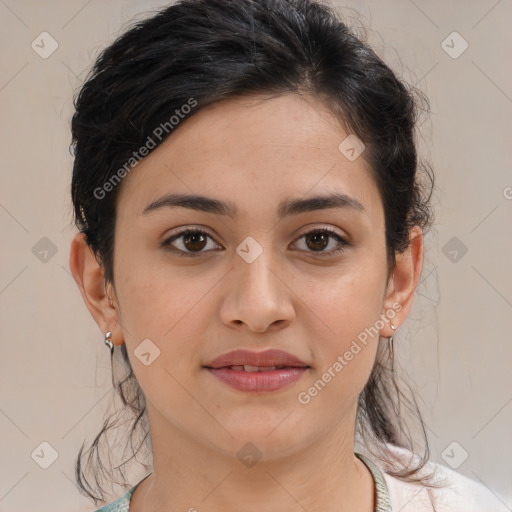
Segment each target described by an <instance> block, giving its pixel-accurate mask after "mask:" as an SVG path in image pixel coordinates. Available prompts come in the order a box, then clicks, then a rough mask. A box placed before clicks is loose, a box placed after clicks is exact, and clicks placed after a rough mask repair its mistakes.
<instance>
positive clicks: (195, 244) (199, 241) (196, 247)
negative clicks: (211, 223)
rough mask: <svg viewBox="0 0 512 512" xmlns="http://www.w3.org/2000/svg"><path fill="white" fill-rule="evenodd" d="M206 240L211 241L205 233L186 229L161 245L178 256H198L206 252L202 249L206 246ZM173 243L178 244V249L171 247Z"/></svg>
mask: <svg viewBox="0 0 512 512" xmlns="http://www.w3.org/2000/svg"><path fill="white" fill-rule="evenodd" d="M208 239H211V240H212V238H211V237H210V235H209V234H208V233H206V232H205V231H200V230H197V229H187V230H185V231H181V232H180V233H177V234H176V235H173V236H172V237H170V238H168V239H167V240H166V241H165V242H163V244H162V245H163V246H165V247H168V248H169V249H170V250H171V251H173V252H176V253H178V254H179V255H180V256H196V255H197V256H198V255H200V254H201V253H203V252H207V251H205V250H203V249H204V248H205V247H206V246H207V245H208ZM174 241H178V242H180V243H179V244H178V245H179V246H180V247H176V245H173V242H174Z"/></svg>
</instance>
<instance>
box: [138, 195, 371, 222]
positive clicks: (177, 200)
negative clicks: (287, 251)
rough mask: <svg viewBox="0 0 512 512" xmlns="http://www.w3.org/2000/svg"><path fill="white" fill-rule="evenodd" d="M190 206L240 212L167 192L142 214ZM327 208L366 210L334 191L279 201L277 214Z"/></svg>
mask: <svg viewBox="0 0 512 512" xmlns="http://www.w3.org/2000/svg"><path fill="white" fill-rule="evenodd" d="M174 207H181V208H190V209H191V210H197V211H200V212H205V213H214V214H216V215H226V216H228V217H230V218H234V217H236V216H237V214H238V208H237V207H236V205H235V204H234V203H232V202H230V201H220V200H218V199H213V198H211V197H205V196H200V195H191V194H166V195H164V196H162V197H160V198H159V199H156V200H155V201H153V202H151V203H150V204H148V205H147V206H146V207H145V208H144V210H143V211H142V215H146V214H148V213H150V212H153V211H156V210H160V209H162V208H174ZM327 208H352V209H354V210H357V211H360V212H366V210H365V209H364V206H363V205H362V204H361V203H360V202H359V201H357V200H356V199H354V198H353V197H350V196H348V195H346V194H339V193H333V194H329V195H325V196H315V197H309V198H307V199H292V200H290V199H288V200H285V201H282V202H281V203H279V206H278V208H277V215H278V218H279V219H282V218H283V217H286V216H288V215H297V214H300V213H305V212H311V211H315V210H324V209H327Z"/></svg>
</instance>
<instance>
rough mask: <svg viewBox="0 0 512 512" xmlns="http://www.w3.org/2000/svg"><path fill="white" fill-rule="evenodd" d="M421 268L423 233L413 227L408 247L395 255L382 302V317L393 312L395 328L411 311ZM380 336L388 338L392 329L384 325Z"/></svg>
mask: <svg viewBox="0 0 512 512" xmlns="http://www.w3.org/2000/svg"><path fill="white" fill-rule="evenodd" d="M422 267H423V232H422V230H421V228H420V227H419V226H414V227H412V228H411V229H410V231H409V246H408V247H407V249H406V250H405V251H404V252H403V253H401V254H397V255H396V264H395V268H394V270H393V274H392V276H391V278H390V282H389V283H388V292H387V296H386V299H385V301H384V311H383V315H386V313H387V312H388V311H391V310H394V311H395V313H396V314H394V315H393V317H394V319H393V324H394V326H395V327H396V328H398V327H399V326H400V325H401V324H403V323H404V322H405V319H406V318H407V315H408V314H409V311H410V310H411V307H412V303H413V299H414V292H415V290H416V286H417V284H418V280H419V277H420V275H421V269H422ZM388 316H389V315H388ZM380 334H381V336H384V337H389V336H391V335H392V334H393V329H392V328H391V327H390V325H389V324H386V326H385V327H384V328H383V329H382V330H381V333H380Z"/></svg>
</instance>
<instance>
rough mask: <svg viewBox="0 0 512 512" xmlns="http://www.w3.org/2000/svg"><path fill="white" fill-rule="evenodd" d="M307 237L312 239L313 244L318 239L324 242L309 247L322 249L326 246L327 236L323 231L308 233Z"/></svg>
mask: <svg viewBox="0 0 512 512" xmlns="http://www.w3.org/2000/svg"><path fill="white" fill-rule="evenodd" d="M309 237H311V238H313V239H314V241H313V244H316V243H318V240H319V239H321V240H322V241H323V242H324V243H323V244H321V247H310V248H311V249H324V248H325V247H326V246H327V236H326V235H325V233H315V234H314V235H309ZM308 246H309V244H308Z"/></svg>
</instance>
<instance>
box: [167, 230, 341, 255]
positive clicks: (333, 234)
mask: <svg viewBox="0 0 512 512" xmlns="http://www.w3.org/2000/svg"><path fill="white" fill-rule="evenodd" d="M315 233H324V234H325V233H327V234H328V235H330V236H331V237H332V238H335V239H336V240H337V241H338V243H339V244H340V247H338V248H337V249H334V250H331V251H328V252H323V251H318V252H315V251H306V252H310V253H312V254H316V255H319V256H321V257H324V256H334V255H336V254H340V253H342V252H343V251H345V249H346V248H347V247H348V246H350V244H349V243H348V242H347V241H346V240H345V239H344V238H342V237H341V236H340V235H338V233H336V232H335V231H334V230H332V229H330V228H317V229H313V230H311V231H307V232H306V233H303V234H302V235H301V236H300V237H299V238H298V239H297V240H300V239H301V238H303V237H305V236H307V235H310V234H315ZM196 234H201V235H206V236H207V237H209V238H211V239H212V240H213V238H212V237H211V236H210V235H209V234H208V233H207V232H206V231H202V230H199V229H190V228H189V229H185V230H183V231H180V232H179V233H176V234H175V235H172V236H171V237H170V238H168V239H167V240H165V241H164V242H162V247H166V248H167V249H168V250H170V251H172V252H173V253H175V254H177V255H178V256H183V257H187V258H195V257H197V256H201V254H203V253H205V252H208V251H199V252H195V253H194V252H186V251H182V250H181V249H176V248H175V247H172V246H171V245H170V244H171V242H173V241H174V240H177V239H179V238H181V237H183V236H186V235H196Z"/></svg>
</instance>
